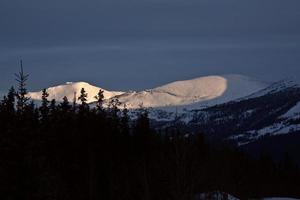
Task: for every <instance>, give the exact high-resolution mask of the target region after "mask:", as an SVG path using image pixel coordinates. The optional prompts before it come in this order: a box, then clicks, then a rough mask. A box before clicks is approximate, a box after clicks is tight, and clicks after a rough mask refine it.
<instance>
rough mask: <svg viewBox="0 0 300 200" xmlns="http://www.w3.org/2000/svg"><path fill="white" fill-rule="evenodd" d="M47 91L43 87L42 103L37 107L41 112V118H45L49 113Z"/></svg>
mask: <svg viewBox="0 0 300 200" xmlns="http://www.w3.org/2000/svg"><path fill="white" fill-rule="evenodd" d="M48 97H49V93H48V92H47V90H46V89H43V91H42V105H41V107H40V108H39V110H40V112H41V117H42V120H45V119H47V118H48V115H49V101H48Z"/></svg>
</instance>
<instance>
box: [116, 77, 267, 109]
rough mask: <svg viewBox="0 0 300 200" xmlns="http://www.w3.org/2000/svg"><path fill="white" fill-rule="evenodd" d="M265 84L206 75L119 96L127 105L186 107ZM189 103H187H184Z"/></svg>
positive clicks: (245, 92)
mask: <svg viewBox="0 0 300 200" xmlns="http://www.w3.org/2000/svg"><path fill="white" fill-rule="evenodd" d="M267 86H268V85H267V84H265V83H263V82H260V81H257V80H253V79H250V78H249V77H246V76H242V75H224V76H206V77H200V78H196V79H191V80H185V81H176V82H173V83H169V84H166V85H163V86H160V87H156V88H154V89H149V90H144V91H140V92H131V93H125V94H123V95H121V96H120V97H119V100H120V101H121V102H122V103H125V104H126V105H127V106H128V107H129V108H138V107H139V106H140V105H142V106H144V107H174V106H179V107H180V106H181V107H184V108H186V107H188V108H190V109H192V108H199V107H201V106H208V105H215V104H218V103H225V102H228V101H231V100H234V99H237V98H241V97H243V96H246V95H249V94H251V93H253V92H256V91H259V90H261V89H263V88H265V87H267ZM187 105H188V106H187Z"/></svg>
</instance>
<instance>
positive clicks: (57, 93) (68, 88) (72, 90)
mask: <svg viewBox="0 0 300 200" xmlns="http://www.w3.org/2000/svg"><path fill="white" fill-rule="evenodd" d="M82 88H84V89H85V91H86V92H87V94H88V97H87V102H88V103H91V102H94V101H96V99H95V96H96V95H97V94H98V92H99V90H100V89H101V90H103V91H104V93H103V95H104V99H110V98H112V97H115V96H117V95H121V94H123V92H119V91H107V90H104V89H102V88H100V87H96V86H93V85H90V84H88V83H86V82H74V83H73V82H67V83H66V84H63V85H58V86H54V87H50V88H48V89H47V92H48V93H49V97H48V98H49V99H55V100H57V101H61V100H62V99H63V97H64V96H66V97H67V98H68V99H69V101H72V100H73V99H74V95H76V98H77V97H78V96H79V95H80V91H81V89H82ZM29 96H30V97H31V99H33V100H40V99H41V96H42V91H38V92H30V93H29Z"/></svg>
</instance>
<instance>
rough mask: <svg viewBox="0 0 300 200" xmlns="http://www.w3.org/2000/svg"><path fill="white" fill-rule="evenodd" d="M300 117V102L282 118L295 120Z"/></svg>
mask: <svg viewBox="0 0 300 200" xmlns="http://www.w3.org/2000/svg"><path fill="white" fill-rule="evenodd" d="M299 115H300V102H298V103H297V104H296V105H295V106H294V107H293V108H291V109H290V110H289V111H288V112H286V113H285V114H284V115H282V116H281V117H283V118H293V117H295V116H299Z"/></svg>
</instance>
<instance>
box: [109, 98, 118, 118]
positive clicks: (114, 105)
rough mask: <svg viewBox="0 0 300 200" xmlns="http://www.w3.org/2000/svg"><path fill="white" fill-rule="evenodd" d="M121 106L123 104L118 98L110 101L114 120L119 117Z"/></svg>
mask: <svg viewBox="0 0 300 200" xmlns="http://www.w3.org/2000/svg"><path fill="white" fill-rule="evenodd" d="M120 105H121V102H120V101H119V99H118V98H112V99H110V102H109V109H110V114H111V116H112V117H113V118H117V117H118V113H119V111H120V109H119V106H120Z"/></svg>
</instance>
